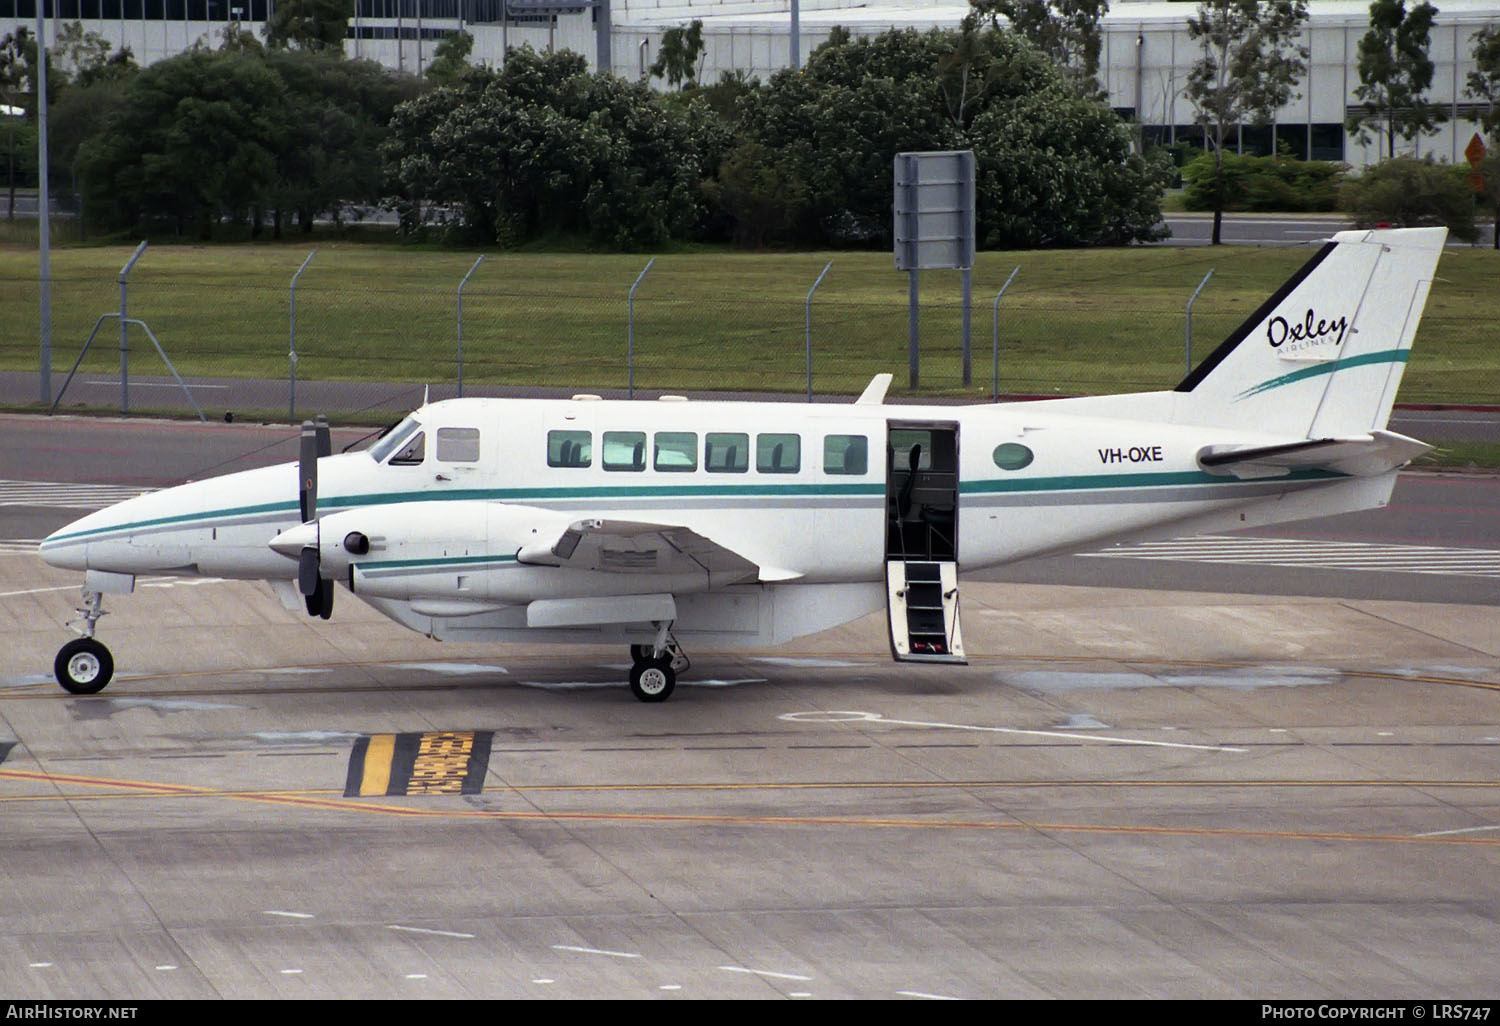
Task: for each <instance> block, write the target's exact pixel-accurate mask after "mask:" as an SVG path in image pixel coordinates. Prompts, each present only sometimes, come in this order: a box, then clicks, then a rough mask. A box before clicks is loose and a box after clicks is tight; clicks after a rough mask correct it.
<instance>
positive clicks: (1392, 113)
mask: <svg viewBox="0 0 1500 1026" xmlns="http://www.w3.org/2000/svg"><path fill="white" fill-rule="evenodd" d="M1435 17H1437V8H1436V7H1434V6H1432V4H1430V3H1427V2H1426V0H1423V2H1422V3H1420V4H1417V5H1416V6H1415V7H1413V8H1412V9H1411V10H1410V11H1408V10H1407V9H1406V2H1405V0H1374V2H1373V3H1372V4H1370V31H1369V32H1366V33H1365V35H1364V37H1363V38H1361V39H1360V41H1359V81H1360V84H1359V85H1358V86H1356V87H1355V89H1354V95H1355V96H1357V97H1359V100H1360V109H1359V110H1358V111H1357V112H1356V113H1354V114H1351V115H1349V121H1348V128H1349V131H1350V132H1353V133H1354V134H1355V136H1356V137H1357V138H1358V139H1359V141H1360V142H1362V143H1368V142H1369V141H1370V140H1371V138H1376V139H1379V138H1382V137H1383V138H1384V139H1385V143H1386V147H1385V153H1386V156H1387V157H1393V156H1395V155H1396V137H1397V136H1400V137H1401V138H1402V139H1404V140H1406V141H1407V142H1412V141H1413V140H1415V139H1417V138H1418V137H1420V136H1422V135H1430V134H1431V133H1433V132H1436V131H1437V128H1438V125H1440V124H1442V122H1443V121H1444V120H1446V117H1445V115H1444V114H1443V110H1442V108H1441V107H1439V106H1437V105H1436V104H1433V103H1429V102H1428V101H1427V98H1426V96H1425V95H1424V94H1425V93H1426V92H1427V90H1428V88H1430V87H1431V85H1432V73H1433V67H1434V66H1433V63H1432V59H1431V58H1430V57H1428V56H1427V47H1428V37H1429V35H1430V34H1431V31H1432V22H1433V19H1434V18H1435ZM1373 128H1378V129H1379V130H1380V131H1379V133H1378V134H1376V133H1374V132H1372V131H1371V130H1372V129H1373Z"/></svg>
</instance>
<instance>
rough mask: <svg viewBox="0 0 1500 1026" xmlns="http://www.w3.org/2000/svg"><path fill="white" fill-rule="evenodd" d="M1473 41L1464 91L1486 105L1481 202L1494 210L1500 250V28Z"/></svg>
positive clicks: (1480, 33)
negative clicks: (1486, 149)
mask: <svg viewBox="0 0 1500 1026" xmlns="http://www.w3.org/2000/svg"><path fill="white" fill-rule="evenodd" d="M1472 38H1473V42H1474V70H1473V71H1471V72H1469V77H1468V81H1467V83H1466V88H1465V90H1464V91H1465V92H1466V93H1468V94H1469V95H1470V96H1472V97H1474V98H1475V99H1476V100H1482V101H1484V102H1485V105H1486V109H1485V112H1484V114H1483V115H1481V117H1480V119H1479V124H1480V127H1481V128H1482V129H1483V130H1484V131H1485V132H1486V133H1487V134H1488V135H1489V137H1490V145H1489V151H1490V153H1489V157H1487V158H1486V159H1485V161H1484V165H1483V166H1482V167H1481V168H1480V171H1481V172H1482V173H1483V174H1484V176H1485V194H1484V196H1482V197H1481V201H1482V202H1485V203H1487V204H1488V205H1489V206H1490V207H1492V208H1493V209H1494V211H1495V224H1494V230H1493V238H1492V245H1493V246H1494V248H1495V249H1500V25H1487V26H1485V27H1484V28H1482V29H1480V30H1479V31H1478V32H1476V33H1474V35H1473V37H1472Z"/></svg>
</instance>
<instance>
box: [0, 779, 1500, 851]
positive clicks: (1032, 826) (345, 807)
mask: <svg viewBox="0 0 1500 1026" xmlns="http://www.w3.org/2000/svg"><path fill="white" fill-rule="evenodd" d="M0 777H10V778H14V779H27V780H44V781H49V782H53V783H65V784H80V785H94V786H116V787H127V788H130V789H131V791H130V796H131V797H160V798H180V797H217V798H224V799H228V800H232V801H248V802H253V803H258V804H272V805H283V806H287V805H290V806H295V807H300V808H316V809H325V810H332V811H338V812H349V813H362V814H374V815H385V816H397V817H404V818H415V819H437V820H453V819H475V820H498V821H515V822H522V821H526V822H539V823H546V822H573V823H600V824H607V823H616V824H618V823H630V824H657V825H704V826H766V827H778V826H780V827H785V826H792V827H797V826H801V827H842V828H848V829H903V830H976V831H1006V832H1021V831H1027V832H1035V833H1071V834H1099V835H1114V836H1152V837H1183V838H1188V837H1190V838H1200V839H1209V840H1226V839H1233V840H1264V841H1323V842H1342V843H1350V844H1421V845H1444V846H1449V847H1455V846H1456V847H1469V848H1473V847H1480V848H1500V837H1471V836H1453V835H1425V836H1424V835H1409V834H1359V833H1347V832H1339V831H1322V830H1250V829H1239V828H1233V827H1224V828H1212V827H1170V826H1140V825H1133V824H1125V823H1033V822H1025V821H1019V820H1001V821H997V820H945V819H909V818H893V817H861V816H739V815H706V814H676V813H628V812H545V811H534V810H515V811H507V810H503V809H473V808H464V809H434V808H430V807H428V808H413V807H405V806H399V805H388V804H376V803H372V802H364V801H357V800H349V799H343V800H340V799H337V798H325V797H319V796H318V794H319V792H286V791H223V790H214V789H211V788H203V787H190V786H184V785H178V784H149V783H146V782H138V781H116V780H109V779H106V778H90V777H81V776H54V775H50V774H46V773H33V772H29V771H24V770H23V771H14V770H0ZM1293 783H1295V784H1297V785H1298V786H1333V785H1331V784H1329V783H1327V782H1323V781H1307V782H1293ZM1378 783H1380V786H1394V785H1392V784H1390V783H1383V782H1378ZM1409 783H1410V786H1425V787H1432V786H1445V785H1444V784H1442V783H1441V782H1434V781H1417V782H1409ZM688 786H689V787H691V786H694V785H688ZM713 786H718V787H724V788H733V789H740V788H752V787H755V786H757V785H713ZM759 786H761V787H766V786H773V787H774V786H778V785H759ZM780 786H794V785H780ZM795 786H808V785H795ZM817 786H847V785H817ZM865 786H871V785H865ZM874 786H879V787H895V786H910V785H895V784H879V785H874ZM947 786H964V785H947ZM969 786H972V785H969ZM1007 786H1014V785H1007ZM1054 786H1055V785H1054ZM1075 786H1098V782H1083V783H1079V784H1077V785H1075ZM1120 786H1124V783H1123V782H1121V785H1120ZM1133 786H1140V785H1133ZM1224 786H1234V785H1224ZM1238 786H1244V785H1238ZM1453 786H1493V784H1490V783H1483V784H1481V783H1480V782H1457V783H1455V784H1454V785H1453ZM147 789H149V790H151V791H152V792H153V793H151V794H142V793H140V792H141V791H142V790H147ZM514 790H524V789H521V788H517V789H514ZM601 790H603V788H601ZM322 793H325V794H326V793H328V792H322ZM96 797H104V796H96ZM68 800H72V799H68Z"/></svg>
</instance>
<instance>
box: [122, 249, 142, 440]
mask: <svg viewBox="0 0 1500 1026" xmlns="http://www.w3.org/2000/svg"><path fill="white" fill-rule="evenodd" d="M144 252H146V244H145V243H144V242H143V243H141V244H140V245H139V246H137V247H135V252H134V253H132V254H131V255H130V259H129V260H127V261H125V266H124V267H122V268H120V277H119V278H118V279H117V280H118V281H119V283H120V415H121V416H125V415H126V414H128V413H129V412H130V340H129V338H128V337H127V334H128V332H129V330H130V329H129V325H127V324H126V317H128V316H129V315H128V314H127V313H126V312H125V306H126V303H125V294H126V291H127V289H128V287H129V279H130V269H131V268H132V267H134V266H135V262H136V261H137V260H139V259H140V258H141V254H142V253H144Z"/></svg>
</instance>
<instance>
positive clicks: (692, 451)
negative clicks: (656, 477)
mask: <svg viewBox="0 0 1500 1026" xmlns="http://www.w3.org/2000/svg"><path fill="white" fill-rule="evenodd" d="M651 465H652V467H653V468H655V469H656V470H659V471H662V472H664V473H669V474H681V473H687V472H689V471H693V470H697V469H698V434H697V432H694V431H658V432H657V433H656V438H655V440H654V442H653V445H652V456H651Z"/></svg>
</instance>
